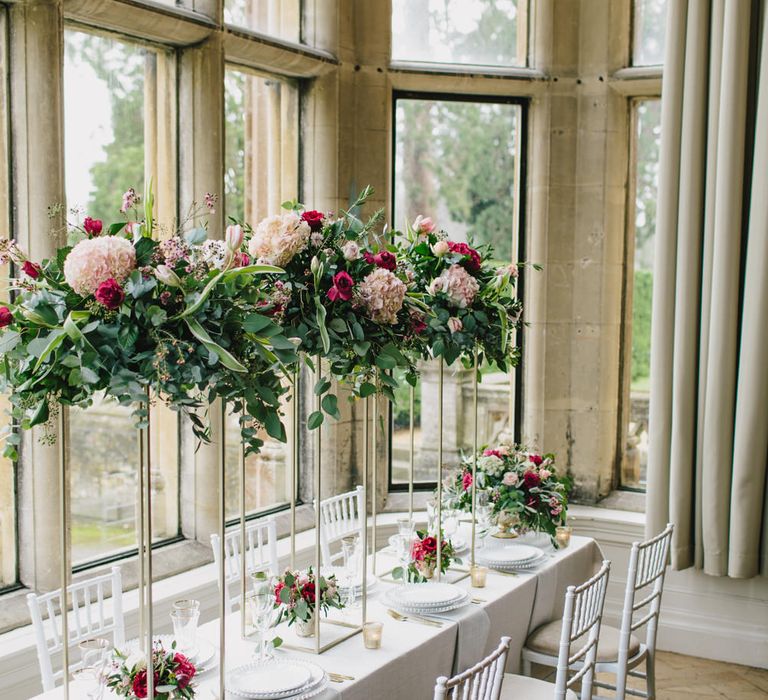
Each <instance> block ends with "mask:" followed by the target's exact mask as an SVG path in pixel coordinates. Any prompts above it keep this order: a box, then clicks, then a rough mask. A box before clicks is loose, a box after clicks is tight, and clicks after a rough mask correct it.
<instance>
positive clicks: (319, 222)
mask: <svg viewBox="0 0 768 700" xmlns="http://www.w3.org/2000/svg"><path fill="white" fill-rule="evenodd" d="M301 218H302V219H304V221H306V222H307V223H308V224H309V228H311V229H312V230H313V231H320V229H322V228H323V218H324V217H323V215H322V213H321V212H319V211H315V210H314V209H313V210H312V211H305V212H304V213H303V214H302V215H301Z"/></svg>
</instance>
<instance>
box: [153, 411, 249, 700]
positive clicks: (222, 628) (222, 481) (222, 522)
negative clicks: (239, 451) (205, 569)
mask: <svg viewBox="0 0 768 700" xmlns="http://www.w3.org/2000/svg"><path fill="white" fill-rule="evenodd" d="M219 400H220V401H221V428H220V434H219V449H220V450H221V452H220V455H219V698H220V699H221V700H224V697H225V695H224V674H225V667H226V663H225V659H226V656H225V647H226V617H227V580H226V572H225V568H224V564H225V562H224V557H225V556H226V548H225V547H224V536H225V535H226V524H227V523H226V520H227V499H226V478H225V477H226V475H225V469H224V465H225V464H226V463H227V462H226V460H227V443H226V440H225V439H224V435H225V426H226V424H227V404H226V402H225V401H224V400H223V399H219ZM243 605H245V601H243ZM148 697H150V698H151V697H152V696H151V695H150V696H148Z"/></svg>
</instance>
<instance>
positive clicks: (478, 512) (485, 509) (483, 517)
mask: <svg viewBox="0 0 768 700" xmlns="http://www.w3.org/2000/svg"><path fill="white" fill-rule="evenodd" d="M492 515H493V506H492V505H491V503H490V500H489V498H488V492H487V491H478V492H477V493H475V517H476V518H477V522H478V524H479V525H480V546H481V547H483V546H485V538H486V537H487V536H488V532H489V531H490V529H491V516H492Z"/></svg>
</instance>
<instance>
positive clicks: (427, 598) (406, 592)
mask: <svg viewBox="0 0 768 700" xmlns="http://www.w3.org/2000/svg"><path fill="white" fill-rule="evenodd" d="M386 595H387V599H388V600H389V601H391V602H393V603H395V604H397V605H402V606H404V607H408V608H411V609H416V608H418V609H421V610H426V609H431V608H439V607H442V606H445V605H452V604H454V603H456V602H457V601H459V600H461V599H462V598H463V597H464V596H465V595H466V591H464V590H463V589H461V588H459V587H458V586H455V585H453V584H452V583H405V584H402V585H399V586H393V587H391V588H389V589H388V590H387V593H386Z"/></svg>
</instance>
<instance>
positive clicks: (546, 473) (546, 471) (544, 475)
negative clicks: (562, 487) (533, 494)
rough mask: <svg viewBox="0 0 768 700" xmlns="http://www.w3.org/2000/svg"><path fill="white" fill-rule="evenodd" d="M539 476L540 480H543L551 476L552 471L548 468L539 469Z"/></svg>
mask: <svg viewBox="0 0 768 700" xmlns="http://www.w3.org/2000/svg"><path fill="white" fill-rule="evenodd" d="M539 476H540V477H541V480H542V481H544V480H545V479H549V477H550V476H552V472H551V471H549V469H539Z"/></svg>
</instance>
